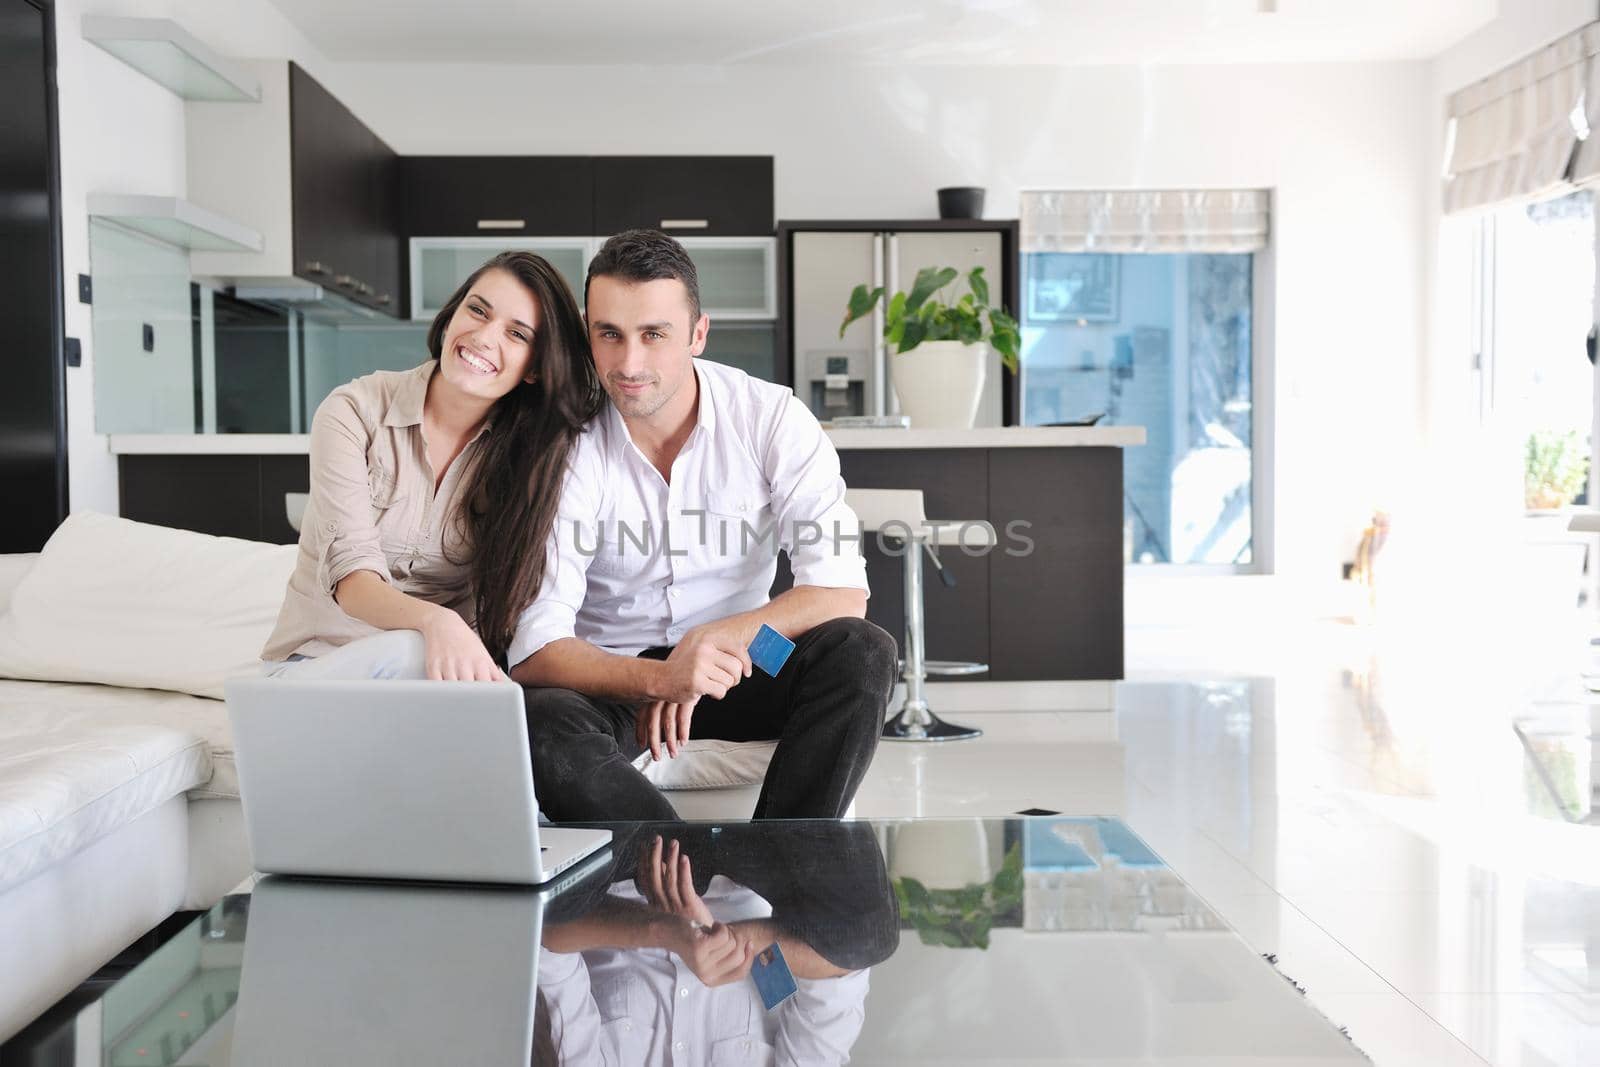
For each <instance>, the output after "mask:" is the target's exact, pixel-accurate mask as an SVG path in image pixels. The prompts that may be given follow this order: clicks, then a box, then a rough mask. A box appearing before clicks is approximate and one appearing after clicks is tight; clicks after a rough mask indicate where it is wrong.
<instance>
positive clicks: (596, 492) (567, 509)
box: [506, 436, 603, 667]
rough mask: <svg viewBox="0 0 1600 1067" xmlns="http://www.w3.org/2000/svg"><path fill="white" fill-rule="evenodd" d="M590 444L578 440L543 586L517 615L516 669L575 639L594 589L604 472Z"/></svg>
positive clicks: (509, 655)
mask: <svg viewBox="0 0 1600 1067" xmlns="http://www.w3.org/2000/svg"><path fill="white" fill-rule="evenodd" d="M591 445H592V442H591V440H590V439H589V438H588V437H587V436H585V437H582V438H580V439H579V443H578V447H577V449H576V451H575V455H574V456H573V461H572V463H571V464H569V465H568V468H567V473H566V477H565V478H564V479H563V480H562V485H561V503H560V504H559V505H558V506H557V508H556V521H555V527H554V528H553V529H552V530H551V531H550V538H549V540H548V541H546V542H545V550H544V583H543V584H542V585H541V586H540V587H539V595H538V596H537V597H535V598H534V601H533V603H532V604H530V605H528V607H527V608H526V609H525V610H524V611H523V612H522V614H521V616H519V617H518V619H517V629H516V632H515V633H514V634H513V635H512V638H511V645H510V647H509V648H507V649H506V663H507V664H509V665H510V666H512V667H515V666H516V665H517V664H519V663H521V662H522V661H523V660H525V659H527V658H528V657H529V656H531V655H533V654H534V653H535V652H538V651H539V650H540V649H541V648H543V647H544V646H545V645H548V644H550V642H552V641H559V640H561V639H562V638H564V637H574V636H576V625H577V619H578V611H579V609H581V608H582V607H583V598H584V595H585V593H587V592H588V588H589V562H590V561H591V560H592V559H593V558H594V554H595V551H596V549H597V548H598V546H599V543H600V537H601V532H600V528H599V527H600V524H599V516H600V482H599V479H600V478H601V477H603V472H602V471H601V470H600V468H599V466H598V464H597V463H596V462H595V460H594V455H593V452H592V449H591Z"/></svg>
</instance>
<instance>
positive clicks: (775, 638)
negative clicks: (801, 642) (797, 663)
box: [750, 623, 794, 678]
mask: <svg viewBox="0 0 1600 1067" xmlns="http://www.w3.org/2000/svg"><path fill="white" fill-rule="evenodd" d="M793 651H794V642H793V641H791V640H789V639H788V638H787V637H785V636H783V635H782V634H780V633H779V632H778V631H776V630H774V629H773V628H772V627H770V626H768V625H767V624H766V623H762V624H761V629H759V630H757V631H756V639H755V640H754V641H751V642H750V662H751V663H754V664H755V665H756V666H757V667H760V668H761V670H762V672H763V673H765V674H767V675H768V676H770V677H772V678H776V677H777V676H778V672H779V671H781V670H783V665H784V664H785V663H787V662H788V661H789V653H791V652H793Z"/></svg>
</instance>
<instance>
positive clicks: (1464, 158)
mask: <svg viewBox="0 0 1600 1067" xmlns="http://www.w3.org/2000/svg"><path fill="white" fill-rule="evenodd" d="M1597 52H1600V23H1595V24H1591V25H1589V26H1585V27H1584V28H1583V29H1581V30H1578V31H1576V32H1574V33H1570V34H1568V35H1567V36H1565V37H1563V38H1561V39H1560V40H1558V41H1556V42H1555V43H1554V44H1551V45H1547V46H1546V47H1544V48H1541V49H1540V50H1539V51H1537V52H1535V53H1533V54H1532V55H1530V56H1526V57H1524V58H1523V59H1520V60H1518V61H1517V62H1515V63H1513V64H1511V65H1510V66H1509V67H1506V68H1505V69H1504V70H1501V71H1498V72H1496V73H1494V74H1491V75H1490V76H1489V77H1487V78H1484V79H1482V80H1481V81H1477V82H1474V83H1473V84H1472V85H1469V86H1467V87H1466V88H1465V89H1462V90H1460V91H1459V92H1457V93H1454V94H1452V95H1451V97H1450V100H1449V108H1448V112H1449V118H1448V122H1449V125H1448V127H1447V131H1446V134H1445V145H1446V150H1445V173H1444V209H1445V211H1446V212H1447V213H1451V214H1454V213H1458V212H1463V211H1470V210H1473V209H1475V208H1482V207H1490V206H1493V205H1496V204H1503V203H1506V202H1509V201H1514V200H1538V199H1544V198H1546V197H1549V196H1554V195H1557V194H1559V193H1562V192H1564V191H1566V190H1568V189H1570V188H1571V185H1572V180H1573V166H1574V151H1575V150H1576V149H1577V148H1578V145H1579V141H1580V138H1581V137H1582V136H1583V135H1585V134H1587V133H1588V127H1589V123H1588V122H1586V121H1585V114H1586V112H1588V113H1589V114H1590V115H1591V116H1592V117H1593V118H1594V119H1597V120H1600V113H1596V112H1595V111H1593V110H1592V109H1595V108H1597V107H1600V99H1597V94H1596V93H1594V92H1587V93H1586V89H1587V87H1588V85H1589V83H1590V80H1591V78H1592V77H1593V75H1594V71H1593V69H1592V68H1593V67H1594V66H1595V65H1596V64H1595V63H1594V57H1595V54H1596V53H1597ZM1585 148H1586V149H1590V148H1593V149H1595V150H1596V158H1594V159H1593V160H1592V163H1590V165H1591V166H1593V167H1594V168H1595V169H1596V170H1600V145H1586V146H1585ZM1579 155H1580V156H1584V158H1586V159H1587V158H1588V156H1587V155H1585V153H1579Z"/></svg>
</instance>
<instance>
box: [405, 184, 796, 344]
mask: <svg viewBox="0 0 1600 1067" xmlns="http://www.w3.org/2000/svg"><path fill="white" fill-rule="evenodd" d="M401 184H402V187H403V194H402V196H403V200H404V212H403V214H404V226H405V233H406V235H407V237H408V238H409V245H410V266H411V270H410V278H411V302H410V308H411V311H410V314H411V317H412V318H418V319H420V318H429V317H431V316H432V315H433V314H434V313H436V312H437V311H438V309H439V308H440V307H441V306H443V304H444V302H445V301H446V300H448V299H449V296H450V294H451V293H452V292H454V291H455V288H456V286H457V285H459V284H460V282H461V280H462V279H464V278H465V277H466V276H467V275H469V274H470V273H471V272H472V271H473V270H475V269H476V268H477V267H479V266H480V265H482V264H483V262H484V261H485V260H487V259H489V258H490V257H491V256H493V255H494V254H495V253H497V252H501V251H506V250H511V249H526V250H528V251H531V252H535V253H538V254H539V255H542V256H544V257H545V258H546V259H548V260H550V262H551V263H552V264H553V265H554V266H555V267H556V269H557V270H559V271H560V272H561V274H562V275H563V277H565V278H566V279H567V281H568V282H569V283H570V284H571V285H572V288H573V291H574V292H575V293H577V294H578V296H579V299H580V300H581V299H582V293H583V279H584V274H585V272H586V270H587V269H588V263H589V260H590V258H592V257H593V255H594V254H595V252H596V251H597V250H598V249H599V247H600V245H601V244H602V243H603V242H604V241H605V239H606V238H607V237H608V236H610V235H612V234H615V233H620V232H622V231H623V230H627V229H634V228H648V229H659V230H662V231H664V232H666V233H668V234H671V235H672V236H674V237H676V238H678V239H679V240H681V241H682V242H683V244H684V247H685V248H686V249H687V250H688V252H689V254H690V256H691V257H692V258H693V259H694V261H695V265H696V267H697V269H698V271H699V274H700V289H701V304H702V306H703V307H704V308H705V310H706V312H707V313H708V314H710V315H712V316H713V317H714V318H719V319H723V320H752V321H760V320H767V319H772V318H774V317H775V316H776V315H777V260H776V245H775V243H774V241H773V239H772V187H773V186H772V157H771V156H409V157H405V158H403V159H402V160H401Z"/></svg>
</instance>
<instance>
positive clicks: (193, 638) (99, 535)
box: [0, 512, 296, 699]
mask: <svg viewBox="0 0 1600 1067" xmlns="http://www.w3.org/2000/svg"><path fill="white" fill-rule="evenodd" d="M295 552H296V548H295V546H294V545H268V544H261V543H258V542H255V541H241V540H238V539H236V538H232V537H212V536H210V535H208V534H198V533H192V532H190V531H187V530H174V529H169V528H167V527H164V526H150V525H147V524H145V523H139V522H132V521H129V520H127V519H118V518H112V517H110V516H106V515H97V514H94V513H92V512H81V513H78V514H74V515H71V516H69V517H68V518H67V521H66V522H64V523H62V524H61V526H60V528H58V529H57V530H56V532H55V534H54V535H52V536H51V538H50V541H49V543H48V544H46V545H45V546H44V552H43V553H41V554H40V556H39V559H38V560H37V561H36V562H35V563H34V564H33V567H32V568H31V569H30V570H29V571H28V573H27V574H26V575H25V576H24V577H23V579H22V581H21V582H20V583H19V584H18V585H17V587H16V589H15V591H14V593H13V595H12V599H11V606H10V608H9V609H8V610H7V611H6V612H5V614H4V615H0V676H4V677H8V678H29V679H38V680H46V681H62V682H97V683H101V684H104V685H118V686H130V687H134V688H139V689H171V690H175V691H177V692H181V693H194V694H196V695H198V696H209V697H216V698H218V699H220V698H221V697H222V683H223V680H224V679H225V678H227V677H229V676H230V675H232V674H237V673H244V672H248V671H252V670H256V669H257V664H258V663H259V661H260V656H261V646H262V645H263V644H265V643H266V639H267V636H268V634H269V633H270V632H271V629H272V625H273V623H274V622H275V621H276V620H277V617H278V608H279V606H280V605H281V604H282V603H283V591H284V587H285V586H286V585H287V584H288V580H289V574H290V572H291V571H292V570H293V569H294V560H295Z"/></svg>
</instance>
